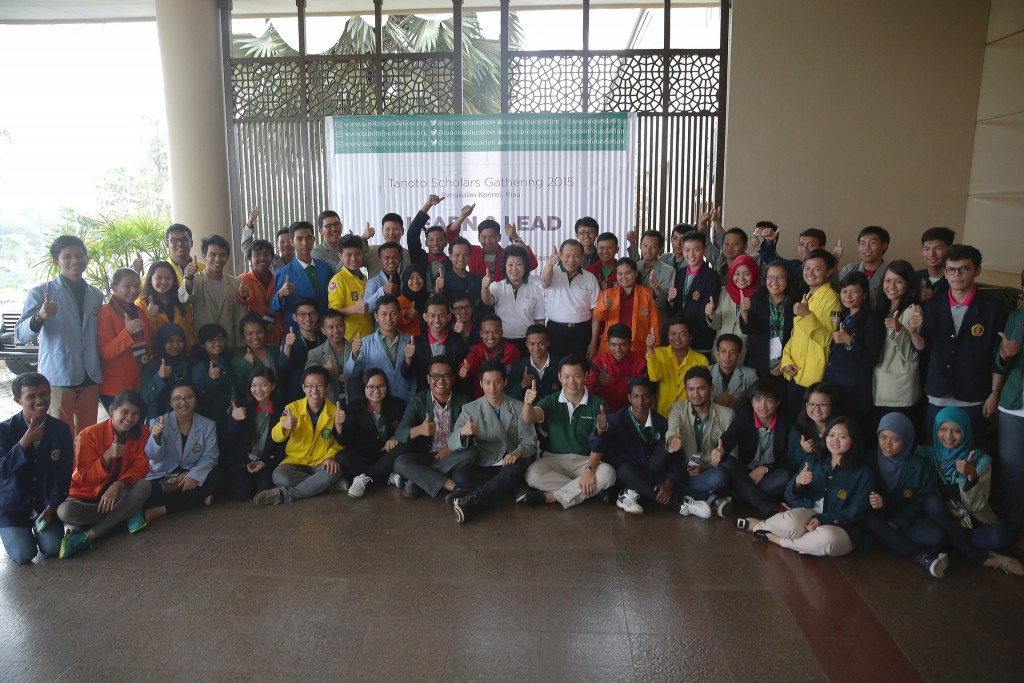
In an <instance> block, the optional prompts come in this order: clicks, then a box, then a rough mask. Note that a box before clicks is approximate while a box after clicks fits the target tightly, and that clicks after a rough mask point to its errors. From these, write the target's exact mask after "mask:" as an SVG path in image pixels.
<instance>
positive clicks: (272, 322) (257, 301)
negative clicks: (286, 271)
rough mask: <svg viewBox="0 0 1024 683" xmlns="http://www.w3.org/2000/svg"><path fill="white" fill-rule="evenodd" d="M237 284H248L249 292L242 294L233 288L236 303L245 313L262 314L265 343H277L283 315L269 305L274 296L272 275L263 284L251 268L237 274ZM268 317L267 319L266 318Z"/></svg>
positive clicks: (281, 329)
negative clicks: (265, 335)
mask: <svg viewBox="0 0 1024 683" xmlns="http://www.w3.org/2000/svg"><path fill="white" fill-rule="evenodd" d="M238 282H239V284H245V285H248V286H249V294H248V295H246V296H244V297H243V296H242V295H241V294H239V293H238V290H235V297H236V300H237V301H238V303H240V304H242V306H244V307H245V311H246V312H247V313H259V314H260V315H262V316H264V321H263V329H264V330H265V331H266V333H267V337H266V343H267V344H277V343H278V342H279V341H281V338H282V337H283V336H284V317H283V316H282V314H281V313H279V312H277V311H274V310H273V309H272V308H271V307H270V300H271V299H273V298H274V294H275V293H276V291H277V290H276V289H275V288H274V275H273V273H271V274H270V279H269V280H268V281H267V284H266V285H264V284H263V283H262V282H260V278H259V276H258V275H256V273H254V272H253V271H252V270H247V271H246V272H244V273H242V274H241V275H239V276H238ZM268 318H269V320H268Z"/></svg>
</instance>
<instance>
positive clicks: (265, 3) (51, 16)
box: [0, 0, 718, 23]
mask: <svg viewBox="0 0 1024 683" xmlns="http://www.w3.org/2000/svg"><path fill="white" fill-rule="evenodd" d="M209 1H210V2H216V1H217V0H209ZM672 4H673V5H676V6H683V5H698V6H701V5H703V6H717V5H718V3H717V2H713V1H711V2H709V1H708V0H673V2H672ZM582 5H583V2H582V1H581V0H554V1H552V0H512V9H514V10H515V9H521V8H527V7H530V8H547V9H556V8H568V7H581V6H582ZM590 5H591V7H615V6H619V7H660V6H662V3H661V2H657V0H654V1H653V2H652V1H650V0H648V1H647V2H644V1H643V0H591V3H590ZM232 6H233V10H232V13H233V14H234V15H235V16H238V17H246V16H250V17H268V16H275V15H282V14H295V12H296V10H295V0H233V2H232ZM451 7H452V5H451V2H446V1H445V0H384V11H385V12H388V13H393V12H421V13H447V12H451ZM499 7H500V2H499V0H464V3H463V11H464V12H469V11H474V10H481V11H483V10H497V9H498V8H499ZM155 8H156V0H0V23H53V22H72V23H79V22H93V21H126V20H146V19H149V20H152V19H154V18H155V17H156V9H155ZM306 12H307V13H308V14H372V13H373V0H307V2H306Z"/></svg>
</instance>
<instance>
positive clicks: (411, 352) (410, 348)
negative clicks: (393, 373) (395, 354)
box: [405, 338, 416, 363]
mask: <svg viewBox="0 0 1024 683" xmlns="http://www.w3.org/2000/svg"><path fill="white" fill-rule="evenodd" d="M415 355H416V342H414V341H413V340H412V338H410V339H409V343H408V344H406V345H405V360H406V361H408V362H410V363H411V362H412V359H413V357H414V356H415Z"/></svg>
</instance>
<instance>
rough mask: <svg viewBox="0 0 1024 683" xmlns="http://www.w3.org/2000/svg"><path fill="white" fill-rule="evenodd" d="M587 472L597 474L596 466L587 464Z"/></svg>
mask: <svg viewBox="0 0 1024 683" xmlns="http://www.w3.org/2000/svg"><path fill="white" fill-rule="evenodd" d="M587 472H590V473H591V474H597V468H596V467H594V466H593V465H587Z"/></svg>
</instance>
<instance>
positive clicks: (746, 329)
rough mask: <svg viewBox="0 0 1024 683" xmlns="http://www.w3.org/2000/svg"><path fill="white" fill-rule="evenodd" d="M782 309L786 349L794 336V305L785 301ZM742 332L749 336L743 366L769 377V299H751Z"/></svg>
mask: <svg viewBox="0 0 1024 683" xmlns="http://www.w3.org/2000/svg"><path fill="white" fill-rule="evenodd" d="M782 307H783V309H782V339H780V340H779V341H780V342H781V343H782V346H783V348H785V346H786V344H787V343H788V342H789V339H790V337H791V336H792V335H793V304H792V303H790V302H789V301H784V302H783V303H782ZM830 322H831V321H830ZM740 330H742V331H743V334H745V335H747V352H746V353H745V354H744V360H743V364H744V365H746V366H747V367H751V368H754V371H755V372H756V373H757V376H758V377H768V376H769V375H770V374H771V371H772V368H771V358H770V356H771V312H770V308H769V303H768V299H767V298H765V299H762V298H761V297H759V296H754V297H751V299H750V310H749V311H747V322H743V316H740Z"/></svg>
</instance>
